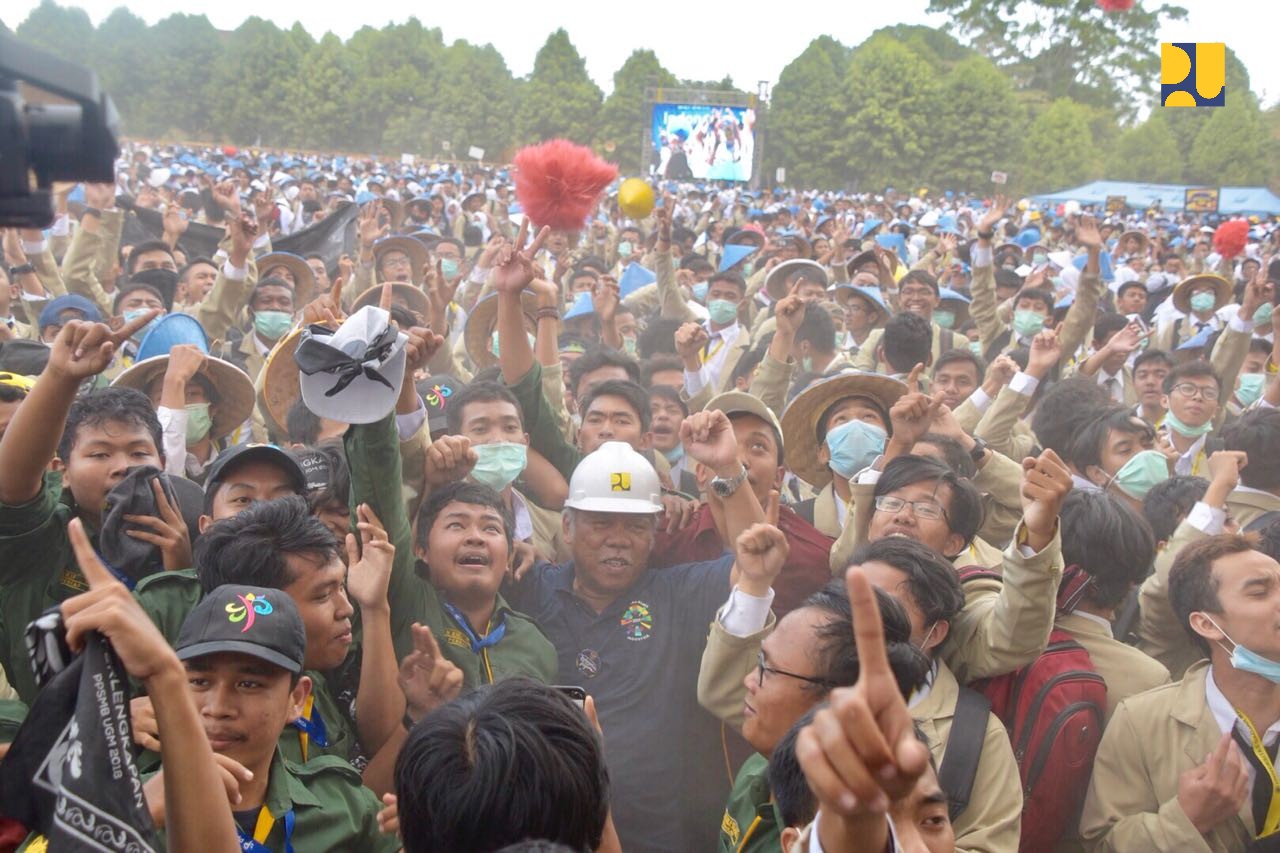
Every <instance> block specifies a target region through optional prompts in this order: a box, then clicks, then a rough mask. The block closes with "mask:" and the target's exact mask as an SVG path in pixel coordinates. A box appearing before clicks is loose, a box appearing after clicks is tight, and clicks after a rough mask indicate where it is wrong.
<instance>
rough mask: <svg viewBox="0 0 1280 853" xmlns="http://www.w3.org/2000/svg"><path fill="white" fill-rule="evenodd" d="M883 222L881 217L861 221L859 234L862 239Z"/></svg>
mask: <svg viewBox="0 0 1280 853" xmlns="http://www.w3.org/2000/svg"><path fill="white" fill-rule="evenodd" d="M883 224H884V220H882V219H868V220H867V221H866V222H864V223H862V234H861V236H862V237H863V238H864V239H865V238H866V237H869V236H870V235H871V234H872V233H873V232H874V231H875V230H876V229H877V228H879V227H880V226H881V225H883Z"/></svg>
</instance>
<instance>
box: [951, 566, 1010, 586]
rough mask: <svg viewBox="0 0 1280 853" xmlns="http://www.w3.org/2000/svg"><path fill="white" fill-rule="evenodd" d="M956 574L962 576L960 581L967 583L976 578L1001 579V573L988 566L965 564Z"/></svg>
mask: <svg viewBox="0 0 1280 853" xmlns="http://www.w3.org/2000/svg"><path fill="white" fill-rule="evenodd" d="M956 574H958V575H959V576H960V583H967V582H969V581H975V580H996V581H998V580H1001V575H1000V573H999V572H997V571H995V570H994V569H989V568H987V567H986V566H964V567H963V568H960V569H957V570H956Z"/></svg>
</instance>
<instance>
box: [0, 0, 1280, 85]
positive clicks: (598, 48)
mask: <svg viewBox="0 0 1280 853" xmlns="http://www.w3.org/2000/svg"><path fill="white" fill-rule="evenodd" d="M38 2H39V0H5V2H4V4H3V5H4V10H3V12H0V19H2V20H4V22H5V23H6V24H8V25H9V26H10V27H16V26H17V25H18V24H19V23H20V22H21V21H22V20H24V19H25V18H26V16H27V14H28V13H29V12H30V10H31V9H32V8H34V7H35V6H36V5H37V4H38ZM1153 2H1155V0H1147V3H1148V5H1150V4H1151V3H1153ZM1175 2H1176V0H1175ZM64 5H79V6H81V7H82V8H84V9H86V10H88V12H89V15H90V17H91V18H92V19H93V21H94V23H95V24H96V23H98V22H99V21H101V20H102V19H103V18H104V17H106V15H107V14H109V13H110V12H111V10H112V9H114V8H115V7H117V6H120V5H123V4H122V3H120V2H119V0H81V2H78V3H69V4H68V3H64ZM127 5H128V7H129V8H130V9H131V10H132V11H133V13H134V14H135V15H139V16H140V17H142V18H143V19H145V20H146V21H147V22H148V23H155V22H156V21H157V20H159V19H161V18H164V17H165V16H167V15H169V14H170V13H172V12H173V11H175V10H177V9H181V10H183V11H186V12H189V13H204V14H206V15H208V16H209V20H211V21H212V22H213V24H214V26H216V27H218V28H220V29H228V30H230V29H235V28H236V27H237V26H238V25H239V24H240V23H241V22H242V21H243V20H244V19H245V18H246V17H248V16H249V15H254V14H256V15H259V16H263V17H267V18H270V19H271V20H273V21H275V22H276V24H278V25H280V26H282V27H286V28H287V27H290V26H292V25H293V24H294V22H295V21H301V22H302V25H303V26H304V27H306V28H307V30H309V31H310V32H311V33H312V34H313V35H316V36H319V35H321V34H323V33H324V32H325V31H332V32H334V33H337V34H338V35H339V36H341V37H342V38H344V39H345V38H347V37H348V36H350V35H351V33H353V32H354V31H355V30H357V29H359V28H360V27H362V26H364V25H366V24H368V25H371V26H374V27H381V26H383V25H384V24H386V23H388V22H389V21H397V22H399V21H404V20H405V19H406V18H408V17H410V16H411V15H417V16H418V18H419V20H421V21H422V22H423V23H424V24H426V25H427V26H431V27H440V28H441V29H442V30H443V32H444V37H445V40H446V41H453V40H455V39H466V40H467V41H470V42H474V43H478V44H484V43H486V42H488V43H492V44H493V45H494V46H495V47H496V48H497V49H498V50H499V51H500V52H501V53H502V55H503V56H504V57H505V58H506V60H507V64H508V66H509V67H510V68H511V70H512V72H513V73H515V74H516V75H517V76H520V75H524V74H528V73H529V71H530V70H531V69H532V68H533V57H534V54H535V53H537V51H538V48H539V47H541V46H542V43H543V42H544V41H545V40H546V37H547V35H548V33H550V32H552V31H553V30H555V29H556V28H557V27H564V28H565V29H566V30H568V32H569V36H570V38H571V39H572V40H573V43H574V45H576V46H577V48H578V51H579V52H580V53H581V54H582V55H583V56H584V57H585V58H586V61H587V72H588V73H589V74H590V75H591V77H592V78H593V79H594V80H595V81H596V83H598V84H599V85H600V87H601V88H602V89H604V90H605V91H606V92H608V91H609V90H610V89H611V88H612V85H613V84H612V79H613V73H614V71H616V70H617V69H618V67H619V66H620V65H621V64H622V63H623V61H624V60H625V59H626V58H627V56H628V55H629V54H630V53H631V51H632V50H634V49H636V48H639V47H648V48H652V49H653V50H654V51H655V52H656V53H657V54H658V58H659V59H660V60H661V61H662V63H663V64H664V65H665V66H666V67H667V68H670V69H671V70H672V71H673V72H674V73H675V74H676V76H678V77H681V78H686V79H695V80H718V79H720V78H721V77H723V76H724V75H726V74H728V75H730V76H731V77H732V78H733V81H734V83H735V84H736V85H737V86H739V87H741V88H743V89H747V90H751V91H753V90H755V88H756V83H757V81H760V80H768V81H770V83H772V82H775V81H777V79H778V74H779V73H780V72H781V71H782V69H783V67H784V66H785V65H786V64H787V63H788V62H790V61H791V60H792V59H794V58H795V57H796V56H797V55H799V54H800V52H801V51H803V50H804V48H805V46H806V45H808V43H809V42H810V41H811V40H812V39H813V38H814V37H816V36H818V35H821V34H823V33H826V34H828V35H831V36H833V37H834V38H836V39H838V40H839V41H842V42H844V43H845V44H849V45H855V44H857V43H858V42H860V41H862V40H863V39H864V38H866V37H867V36H868V35H870V34H871V33H872V32H873V31H874V30H876V29H877V28H879V27H882V26H887V25H890V24H895V23H911V24H929V25H933V26H938V25H941V24H942V23H944V22H945V19H944V18H943V17H941V16H931V15H928V14H926V13H925V9H926V8H927V6H928V0H888V2H867V0H862V2H858V3H831V2H818V3H796V2H794V0H784V2H778V3H768V2H761V0H750V2H746V3H725V2H667V3H658V4H642V3H602V2H600V0H556V2H547V3H543V4H541V5H542V6H544V7H545V8H546V9H547V10H548V11H547V12H546V13H545V14H543V15H541V16H535V14H534V10H535V9H536V7H537V4H532V3H529V2H527V0H526V2H515V0H487V2H486V0H447V2H440V0H429V2H426V3H422V2H418V3H410V2H407V0H361V2H360V3H358V4H345V3H316V2H314V0H309V2H306V3H303V2H298V0H277V2H272V3H262V2H259V0H216V2H215V0H186V2H181V3H174V2H172V0H131V2H129V3H128V4H127ZM1181 5H1182V6H1184V7H1185V8H1186V9H1187V10H1188V15H1187V20H1186V21H1182V22H1178V23H1175V24H1172V25H1169V26H1166V28H1165V31H1164V32H1161V33H1160V40H1161V41H1222V42H1226V44H1227V46H1228V47H1230V48H1232V49H1233V50H1234V51H1235V52H1236V53H1237V55H1239V57H1240V59H1241V60H1242V61H1243V62H1244V63H1245V65H1246V66H1247V67H1248V69H1249V74H1250V78H1251V82H1252V86H1253V89H1254V91H1255V92H1258V93H1259V94H1262V95H1263V100H1264V103H1266V104H1268V105H1269V104H1272V103H1274V102H1275V100H1276V97H1277V95H1280V51H1277V50H1276V49H1275V46H1274V41H1275V32H1274V31H1275V28H1274V26H1273V23H1274V19H1271V15H1272V14H1273V13H1274V12H1266V11H1265V10H1266V9H1267V7H1268V6H1270V5H1271V4H1270V2H1263V0H1181ZM353 11H355V12H358V14H357V15H353V14H352V12H353ZM1152 85H1153V86H1155V87H1157V88H1156V90H1155V91H1158V86H1159V81H1158V80H1153V81H1152Z"/></svg>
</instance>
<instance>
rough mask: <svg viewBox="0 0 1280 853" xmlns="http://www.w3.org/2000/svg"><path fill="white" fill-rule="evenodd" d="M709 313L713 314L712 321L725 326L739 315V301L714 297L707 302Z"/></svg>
mask: <svg viewBox="0 0 1280 853" xmlns="http://www.w3.org/2000/svg"><path fill="white" fill-rule="evenodd" d="M707 313H708V314H710V315H711V322H713V323H715V324H716V325H718V326H724V325H726V324H728V323H732V322H733V321H734V318H736V317H737V316H738V303H736V302H730V301H729V300H728V299H712V300H711V301H710V302H708V303H707Z"/></svg>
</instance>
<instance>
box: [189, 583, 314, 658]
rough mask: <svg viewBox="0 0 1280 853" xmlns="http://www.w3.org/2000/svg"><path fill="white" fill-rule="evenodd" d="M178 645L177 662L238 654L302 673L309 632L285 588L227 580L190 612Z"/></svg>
mask: <svg viewBox="0 0 1280 853" xmlns="http://www.w3.org/2000/svg"><path fill="white" fill-rule="evenodd" d="M174 649H175V651H177V653H178V660H183V661H186V660H191V659H193V658H199V657H204V656H205V655H213V654H218V653H220V652H234V653H235V654H240V655H249V656H250V657H255V658H258V659H259V660H263V661H266V662H267V663H269V664H272V665H274V666H278V667H280V668H281V669H284V670H288V671H289V672H291V673H293V674H294V675H298V674H299V673H301V672H302V664H303V661H304V659H305V658H306V654H307V632H306V629H305V628H304V627H303V625H302V616H301V615H299V613H298V606H297V605H296V604H294V603H293V599H292V598H290V597H289V596H288V595H287V594H286V593H285V592H284V591H283V590H279V589H265V588H263V587H260V586H241V585H238V584H223V585H222V586H220V587H218V588H217V589H215V590H213V591H212V592H210V593H209V594H208V595H206V596H205V597H204V598H203V599H202V600H201V601H200V603H199V604H197V605H196V606H195V608H193V609H192V611H191V612H190V613H189V614H187V618H186V620H185V621H184V622H183V623H182V628H181V629H180V630H179V631H178V642H177V643H175V644H174Z"/></svg>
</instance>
